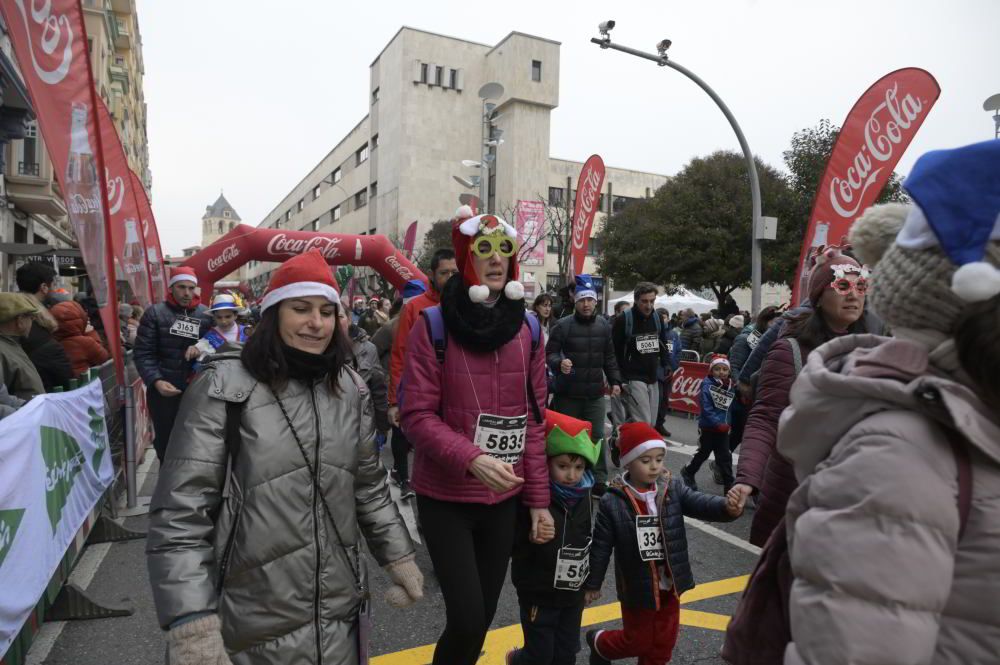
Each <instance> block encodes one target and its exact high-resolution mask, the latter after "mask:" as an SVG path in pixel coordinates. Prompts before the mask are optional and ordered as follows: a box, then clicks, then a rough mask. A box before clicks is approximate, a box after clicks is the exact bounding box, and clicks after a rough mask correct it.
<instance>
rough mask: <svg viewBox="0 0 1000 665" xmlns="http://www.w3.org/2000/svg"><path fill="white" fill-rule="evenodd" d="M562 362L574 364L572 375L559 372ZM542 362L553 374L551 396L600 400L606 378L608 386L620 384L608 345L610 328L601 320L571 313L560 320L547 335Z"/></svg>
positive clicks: (610, 344)
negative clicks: (547, 339)
mask: <svg viewBox="0 0 1000 665" xmlns="http://www.w3.org/2000/svg"><path fill="white" fill-rule="evenodd" d="M564 358H568V359H570V360H571V361H573V373H572V374H569V375H566V374H563V373H562V372H561V371H560V369H559V365H560V364H561V363H562V361H563V359H564ZM545 359H546V361H547V362H548V364H549V367H550V368H551V369H552V371H553V372H554V373H555V376H556V381H555V388H554V390H553V392H555V393H556V394H557V395H566V396H567V397H600V396H602V395H603V394H604V377H605V375H607V377H608V384H609V385H612V386H617V385H620V384H621V382H622V377H621V373H620V372H619V370H618V361H617V360H616V359H615V347H614V344H613V343H612V342H611V325H610V324H609V323H608V322H607V320H606V319H605V318H604V317H602V316H596V315H595V316H594V317H593V318H590V319H584V318H582V317H579V316H577V315H576V313H573V314H571V315H569V316H564V317H563V318H561V319H559V321H557V322H556V324H555V325H554V326H552V331H551V332H550V333H549V341H548V343H547V344H546V345H545Z"/></svg>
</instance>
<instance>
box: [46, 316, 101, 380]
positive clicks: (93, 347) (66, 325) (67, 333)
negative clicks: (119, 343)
mask: <svg viewBox="0 0 1000 665" xmlns="http://www.w3.org/2000/svg"><path fill="white" fill-rule="evenodd" d="M51 313H52V316H53V317H55V319H56V321H58V322H59V327H58V328H57V329H56V331H55V333H54V334H53V336H54V337H55V338H56V339H57V340H59V343H60V344H62V347H63V350H64V351H66V357H67V358H69V362H70V365H72V367H73V375H74V376H79V375H80V374H83V373H84V372H86V371H87V370H88V369H90V368H91V367H97V366H98V365H100V364H101V363H103V362H105V361H106V360H107V359H108V358H110V357H111V355H110V354H109V353H108V351H107V349H105V348H104V347H103V346H102V345H101V343H100V342H98V341H97V340H96V339H94V337H92V336H91V335H88V334H87V325H88V324H89V323H90V320H89V319H88V318H87V312H86V310H84V309H83V307H82V306H81V305H80V304H79V303H76V302H73V301H72V300H67V301H66V302H61V303H59V304H57V305H55V306H53V307H52V310H51Z"/></svg>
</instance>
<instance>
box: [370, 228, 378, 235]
mask: <svg viewBox="0 0 1000 665" xmlns="http://www.w3.org/2000/svg"><path fill="white" fill-rule="evenodd" d="M376 233H378V229H368V235H370V236H373V235H375V234H376Z"/></svg>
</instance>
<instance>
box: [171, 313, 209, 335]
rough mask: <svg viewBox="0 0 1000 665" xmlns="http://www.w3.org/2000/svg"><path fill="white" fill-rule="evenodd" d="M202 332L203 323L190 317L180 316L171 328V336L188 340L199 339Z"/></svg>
mask: <svg viewBox="0 0 1000 665" xmlns="http://www.w3.org/2000/svg"><path fill="white" fill-rule="evenodd" d="M200 331H201V322H200V321H198V319H193V318H191V317H190V316H178V317H177V319H176V320H175V321H174V323H173V325H171V326H170V334H171V335H177V336H179V337H187V338H188V339H198V337H199V334H198V333H199V332H200Z"/></svg>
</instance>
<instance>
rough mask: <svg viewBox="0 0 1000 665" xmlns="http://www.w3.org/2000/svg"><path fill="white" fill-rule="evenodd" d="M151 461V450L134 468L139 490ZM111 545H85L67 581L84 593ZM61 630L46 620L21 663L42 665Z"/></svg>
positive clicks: (59, 623)
mask: <svg viewBox="0 0 1000 665" xmlns="http://www.w3.org/2000/svg"><path fill="white" fill-rule="evenodd" d="M155 460H156V455H154V454H153V451H152V450H149V451H147V453H146V459H145V460H144V461H143V463H142V464H141V465H140V466H139V467H138V468H137V469H136V474H135V479H136V483H137V484H136V487H137V488H139V489H140V490H141V489H142V486H143V484H144V483H145V482H146V476H148V475H149V469H150V468H151V467H152V466H153V462H154V461H155ZM125 500H126V496H125V495H124V494H123V495H122V497H121V499H120V500H119V502H118V507H119V508H120V509H124V508H125ZM116 521H117V522H118V523H119V524H121V523H122V522H123V521H124V519H123V518H119V519H118V520H116ZM113 544H114V543H98V544H96V545H88V546H87V547H86V548H84V550H83V554H81V555H80V558H79V559H78V560H77V563H76V565H75V566H74V567H73V572H71V573H70V575H69V582H72V583H73V584H75V585H77V586H78V587H80V588H81V589H83V590H84V591H86V590H87V587H89V586H90V583H91V582H93V581H94V575H96V574H97V570H98V569H99V568H100V567H101V564H102V563H103V562H104V557H106V556H107V555H108V552H110V551H111V546H112V545H113ZM65 627H66V622H65V621H46V622H45V623H43V624H42V626H41V628H39V629H38V633H37V634H36V635H35V639H34V640H33V641H32V642H31V648H30V649H28V655H27V657H26V658H25V661H24V662H25V665H44V663H45V661H46V660H47V659H48V657H49V654H50V653H51V652H52V649H53V647H55V645H56V641H57V640H58V639H59V636H60V635H62V632H63V628H65Z"/></svg>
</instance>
